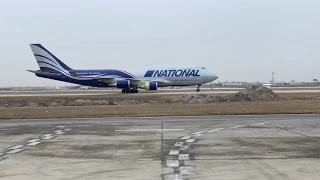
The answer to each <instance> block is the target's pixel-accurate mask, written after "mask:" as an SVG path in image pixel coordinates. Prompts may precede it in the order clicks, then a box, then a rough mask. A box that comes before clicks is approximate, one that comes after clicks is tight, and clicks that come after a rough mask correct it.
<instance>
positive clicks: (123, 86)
mask: <svg viewBox="0 0 320 180" xmlns="http://www.w3.org/2000/svg"><path fill="white" fill-rule="evenodd" d="M116 87H117V88H121V89H126V88H130V81H129V80H119V81H117V82H116Z"/></svg>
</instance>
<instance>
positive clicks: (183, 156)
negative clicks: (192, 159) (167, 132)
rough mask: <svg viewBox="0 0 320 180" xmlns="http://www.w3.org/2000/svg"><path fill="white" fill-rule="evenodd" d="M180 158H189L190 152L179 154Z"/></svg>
mask: <svg viewBox="0 0 320 180" xmlns="http://www.w3.org/2000/svg"><path fill="white" fill-rule="evenodd" d="M178 159H179V160H189V154H179V157H178Z"/></svg>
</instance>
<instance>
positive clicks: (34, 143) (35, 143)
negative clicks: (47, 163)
mask: <svg viewBox="0 0 320 180" xmlns="http://www.w3.org/2000/svg"><path fill="white" fill-rule="evenodd" d="M40 143H41V141H38V142H32V143H29V144H27V145H28V146H35V145H37V144H40Z"/></svg>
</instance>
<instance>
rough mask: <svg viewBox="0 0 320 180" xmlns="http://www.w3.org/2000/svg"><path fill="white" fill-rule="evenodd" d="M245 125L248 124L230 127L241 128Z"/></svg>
mask: <svg viewBox="0 0 320 180" xmlns="http://www.w3.org/2000/svg"><path fill="white" fill-rule="evenodd" d="M244 126H246V125H238V126H233V127H230V129H235V128H240V127H244Z"/></svg>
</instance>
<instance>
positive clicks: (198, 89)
mask: <svg viewBox="0 0 320 180" xmlns="http://www.w3.org/2000/svg"><path fill="white" fill-rule="evenodd" d="M200 86H201V84H199V85H198V87H197V90H196V91H197V92H200Z"/></svg>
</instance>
